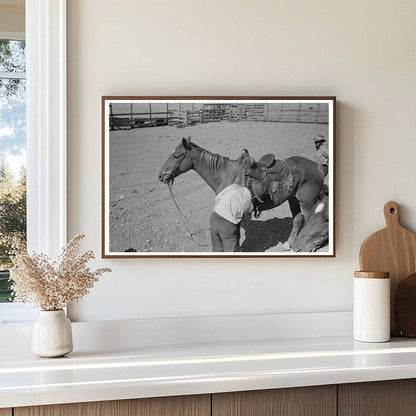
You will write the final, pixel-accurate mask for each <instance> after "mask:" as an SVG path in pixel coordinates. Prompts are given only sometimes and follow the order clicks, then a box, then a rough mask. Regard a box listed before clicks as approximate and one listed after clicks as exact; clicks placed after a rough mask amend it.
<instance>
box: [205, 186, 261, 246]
mask: <svg viewBox="0 0 416 416" xmlns="http://www.w3.org/2000/svg"><path fill="white" fill-rule="evenodd" d="M251 198H252V197H251V192H250V191H249V189H247V188H246V187H243V186H240V185H237V184H232V185H230V186H227V187H226V188H225V189H223V190H222V191H221V192H220V193H219V194H218V195H217V196H216V198H215V205H214V211H213V213H212V215H211V219H210V227H211V242H212V251H214V252H224V251H225V252H237V251H240V228H241V222H242V221H243V219H244V218H250V217H251V213H252V212H253V203H252V202H251Z"/></svg>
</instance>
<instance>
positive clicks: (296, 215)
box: [287, 196, 303, 246]
mask: <svg viewBox="0 0 416 416" xmlns="http://www.w3.org/2000/svg"><path fill="white" fill-rule="evenodd" d="M288 201H289V207H290V211H291V212H292V217H293V227H292V231H291V233H290V236H289V239H288V240H287V242H288V243H289V246H291V245H292V243H293V241H295V238H296V237H297V236H298V234H299V231H300V229H301V228H302V225H303V215H302V211H301V209H300V204H299V201H298V199H297V198H296V197H295V196H291V197H290V198H289V199H288Z"/></svg>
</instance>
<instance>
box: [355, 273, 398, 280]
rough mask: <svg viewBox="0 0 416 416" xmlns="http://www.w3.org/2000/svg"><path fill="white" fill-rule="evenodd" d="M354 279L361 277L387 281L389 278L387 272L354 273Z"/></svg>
mask: <svg viewBox="0 0 416 416" xmlns="http://www.w3.org/2000/svg"><path fill="white" fill-rule="evenodd" d="M354 277H363V278H365V279H388V278H389V277H390V273H389V272H362V271H356V272H354Z"/></svg>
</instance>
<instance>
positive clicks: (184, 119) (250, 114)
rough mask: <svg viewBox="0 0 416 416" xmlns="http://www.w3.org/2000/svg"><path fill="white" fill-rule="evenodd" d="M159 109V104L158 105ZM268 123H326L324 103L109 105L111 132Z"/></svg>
mask: <svg viewBox="0 0 416 416" xmlns="http://www.w3.org/2000/svg"><path fill="white" fill-rule="evenodd" d="M159 106H160V105H159ZM222 120H227V121H234V122H237V121H241V120H249V121H271V122H280V123H313V124H328V120H329V114H328V104H326V103H264V104H263V103H247V104H241V103H236V104H168V103H166V107H165V108H164V109H163V111H160V109H159V110H158V111H153V110H152V104H151V103H149V104H148V111H140V112H135V111H134V108H133V104H130V111H128V112H126V111H124V112H114V111H113V106H112V104H110V129H111V130H115V129H126V128H127V129H133V128H139V127H155V126H166V125H173V126H177V127H185V126H190V125H194V124H200V123H210V122H215V121H222Z"/></svg>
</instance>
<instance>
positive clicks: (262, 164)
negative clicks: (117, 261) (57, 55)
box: [102, 96, 336, 257]
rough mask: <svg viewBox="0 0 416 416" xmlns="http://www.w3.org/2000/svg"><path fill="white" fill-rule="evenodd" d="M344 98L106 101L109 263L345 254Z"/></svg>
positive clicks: (104, 194)
mask: <svg viewBox="0 0 416 416" xmlns="http://www.w3.org/2000/svg"><path fill="white" fill-rule="evenodd" d="M335 102H336V100H335V98H334V97H252V98H251V97H244V98H243V97H189V98H183V97H114V96H113V97H102V146H103V148H102V151H103V184H102V185H103V189H102V197H103V203H102V220H103V223H102V239H103V240H102V249H103V253H102V255H103V257H156V256H157V257H158V256H160V257H174V256H178V257H181V256H183V257H220V256H224V257H263V256H264V257H309V256H312V257H334V256H335V238H334V234H335V230H334V224H335V198H334V178H335Z"/></svg>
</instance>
